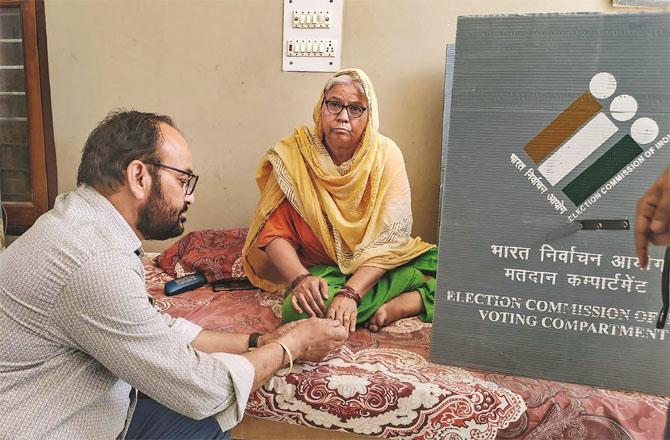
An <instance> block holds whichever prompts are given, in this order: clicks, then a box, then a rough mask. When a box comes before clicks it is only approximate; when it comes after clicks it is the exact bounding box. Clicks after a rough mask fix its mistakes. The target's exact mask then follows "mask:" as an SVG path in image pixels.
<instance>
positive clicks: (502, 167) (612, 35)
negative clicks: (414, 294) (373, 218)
mask: <svg viewBox="0 0 670 440" xmlns="http://www.w3.org/2000/svg"><path fill="white" fill-rule="evenodd" d="M447 76H449V69H447ZM446 85H447V88H448V85H449V78H447V84H446ZM451 85H452V89H451V92H452V93H451V96H449V95H447V96H448V97H449V98H450V99H451V106H448V105H447V104H445V112H449V115H448V118H449V120H448V124H447V121H445V130H446V129H448V136H446V135H445V137H444V139H443V147H444V148H446V173H445V176H444V181H443V182H442V185H443V191H442V200H441V219H440V237H439V244H440V250H439V252H440V256H439V265H438V274H437V296H436V310H435V316H434V325H433V337H432V346H431V360H432V361H434V362H440V363H445V364H450V365H458V366H463V367H470V368H476V369H482V370H491V371H500V372H506V373H510V374H519V375H525V376H533V377H543V378H549V379H554V380H560V381H565V382H575V383H585V384H590V385H595V386H599V387H610V388H616V389H627V390H636V391H641V392H645V393H653V394H665V395H667V394H670V380H669V379H670V334H669V333H668V329H670V326H669V327H666V329H663V330H657V329H656V328H655V322H656V316H657V314H658V311H659V310H660V307H661V299H660V278H661V267H662V266H661V265H662V249H660V248H654V247H652V248H651V249H650V256H651V257H652V264H651V266H650V268H649V270H647V271H642V270H640V269H639V268H638V267H636V265H635V263H636V259H634V256H635V247H634V236H633V230H632V226H631V228H630V229H628V230H625V229H618V230H617V229H615V230H610V229H608V230H579V231H576V230H575V229H576V228H575V227H571V226H570V225H571V224H572V225H573V226H574V225H576V224H577V223H576V222H578V221H581V220H620V221H619V222H618V224H619V225H623V224H624V223H625V222H624V220H627V221H628V222H629V223H634V218H635V207H636V203H637V200H638V198H639V196H640V195H641V194H642V193H643V192H644V191H645V190H646V189H647V187H648V186H649V185H650V184H651V183H652V182H653V181H654V180H655V179H656V178H657V177H658V176H659V175H660V174H661V173H662V172H663V171H664V170H665V169H666V167H668V165H669V164H670V113H669V111H670V15H668V14H660V13H654V14H649V13H647V14H612V15H601V14H571V15H562V14H543V15H520V16H490V17H461V18H460V19H459V21H458V30H457V37H456V50H455V64H454V72H453V82H452V84H451ZM622 95H623V96H622ZM580 97H581V98H580ZM630 97H632V98H633V100H631V99H630ZM447 145H448V148H447ZM529 170H530V171H529ZM612 173H614V174H612ZM608 176H609V177H608ZM603 179H605V180H603ZM603 182H604V183H603ZM597 223H598V222H594V223H593V224H597Z"/></svg>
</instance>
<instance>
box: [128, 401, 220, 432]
mask: <svg viewBox="0 0 670 440" xmlns="http://www.w3.org/2000/svg"><path fill="white" fill-rule="evenodd" d="M126 439H129V440H130V439H143V440H148V439H165V440H167V439H175V440H177V439H179V440H182V439H184V440H186V439H194V440H195V439H198V440H200V439H202V440H205V439H207V440H230V439H231V436H230V432H229V431H226V432H222V431H221V428H220V427H219V423H218V422H217V421H216V419H215V418H214V417H208V418H206V419H203V420H194V419H190V418H188V417H186V416H183V415H181V414H179V413H177V412H175V411H172V410H171V409H169V408H167V407H165V406H163V405H161V404H160V403H158V402H156V401H155V400H153V399H138V400H137V406H136V407H135V413H134V414H133V418H132V420H131V421H130V426H129V427H128V433H127V434H126Z"/></svg>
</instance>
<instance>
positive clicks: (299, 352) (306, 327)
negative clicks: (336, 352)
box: [282, 318, 349, 362]
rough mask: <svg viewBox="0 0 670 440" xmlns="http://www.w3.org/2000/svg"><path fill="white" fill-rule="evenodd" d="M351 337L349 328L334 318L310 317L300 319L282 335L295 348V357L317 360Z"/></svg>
mask: <svg viewBox="0 0 670 440" xmlns="http://www.w3.org/2000/svg"><path fill="white" fill-rule="evenodd" d="M347 337H349V333H348V332H347V330H346V329H345V328H344V327H342V325H341V324H340V323H339V322H338V321H335V320H332V319H319V318H309V319H305V320H302V321H298V322H297V325H296V326H295V328H293V329H292V330H291V331H290V332H288V333H287V334H286V335H284V336H283V337H282V339H285V338H286V339H288V340H290V346H292V347H293V348H294V349H295V353H292V354H293V357H294V358H295V359H302V360H305V361H312V362H316V361H319V360H321V359H323V358H324V356H326V355H327V354H328V352H330V350H332V349H334V348H337V347H340V346H342V344H344V343H345V341H346V340H347Z"/></svg>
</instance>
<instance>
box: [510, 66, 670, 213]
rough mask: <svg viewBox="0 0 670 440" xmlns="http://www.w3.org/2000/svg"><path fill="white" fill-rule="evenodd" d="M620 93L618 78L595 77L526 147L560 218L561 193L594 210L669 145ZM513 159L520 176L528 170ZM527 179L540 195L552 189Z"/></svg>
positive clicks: (631, 100) (669, 137) (651, 121)
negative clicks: (606, 146)
mask: <svg viewBox="0 0 670 440" xmlns="http://www.w3.org/2000/svg"><path fill="white" fill-rule="evenodd" d="M616 91H617V79H616V78H615V76H614V75H612V74H611V73H608V72H600V73H598V74H596V75H594V76H593V78H591V81H590V83H589V90H588V91H586V92H585V93H583V94H582V95H580V96H579V97H577V99H575V100H574V101H573V102H572V103H571V104H570V105H569V106H568V107H567V108H566V109H565V110H563V112H561V113H560V114H559V115H558V116H557V117H556V118H555V119H554V120H553V121H551V123H549V125H547V126H546V127H545V128H544V129H543V130H542V131H540V132H539V133H538V134H537V135H536V136H535V137H534V138H533V139H531V140H530V142H528V143H527V144H526V146H525V147H524V150H525V152H526V153H527V155H528V157H529V158H530V159H531V160H532V161H533V162H534V163H535V165H536V166H537V171H538V172H539V173H540V175H541V176H542V177H544V179H546V181H547V182H548V184H549V185H550V186H551V187H553V188H554V190H555V191H554V192H553V193H550V194H549V195H548V196H547V199H548V200H549V203H550V204H551V205H552V206H553V207H554V208H555V209H556V210H558V211H560V212H561V214H562V213H563V212H565V211H566V210H567V208H566V207H565V205H564V203H563V201H562V200H561V199H562V197H561V196H560V193H558V192H557V191H558V190H560V191H561V192H562V193H563V194H564V195H565V196H566V197H567V198H568V199H569V200H570V201H571V202H572V203H573V204H574V205H575V206H577V207H580V205H582V204H585V205H588V204H589V203H591V204H592V203H593V202H595V201H597V200H598V199H599V198H600V197H602V196H603V195H605V194H606V193H607V191H608V190H610V189H612V188H613V187H614V186H616V184H618V183H619V182H621V181H622V180H623V179H624V178H625V177H626V176H628V175H629V174H631V173H632V172H633V171H634V170H635V169H636V168H637V167H639V166H640V165H641V164H642V163H644V161H645V160H647V159H649V158H651V157H652V156H653V155H654V154H655V153H657V152H658V150H660V149H662V148H663V147H664V146H665V145H666V144H668V143H670V135H665V136H662V137H660V136H659V126H658V123H657V122H656V121H655V120H654V119H652V118H649V117H646V116H639V115H638V103H637V100H636V99H635V97H634V96H631V95H628V94H618V95H615V92H616ZM613 138H614V139H616V142H615V143H614V145H612V146H611V147H610V148H609V149H607V150H606V151H604V152H603V151H601V150H599V148H600V147H601V146H603V145H604V144H605V143H607V142H608V141H610V139H613ZM594 154H599V157H597V158H595V160H594V161H593V163H592V164H591V165H589V166H588V167H587V168H586V169H584V170H583V171H582V172H581V173H579V174H578V175H577V176H574V175H570V174H571V172H572V171H574V170H575V169H576V168H577V167H579V165H580V164H582V163H583V162H584V161H586V160H587V159H588V158H589V157H590V156H592V155H594ZM511 159H512V163H513V164H515V165H516V167H517V169H518V170H519V171H521V170H522V169H523V168H525V163H523V161H521V160H520V159H519V158H518V157H517V156H516V155H514V154H512V157H511ZM522 167H523V168H522ZM573 174H574V173H573ZM525 175H526V177H527V178H528V180H529V181H530V182H531V183H532V184H533V186H535V187H536V188H537V189H538V190H539V191H540V192H542V194H544V193H545V192H546V191H547V190H548V189H549V188H547V187H546V185H544V183H543V182H542V181H541V179H539V176H537V175H535V173H534V171H533V169H532V168H530V169H529V170H527V171H526V173H525ZM557 194H558V195H557ZM585 202H586V203H585ZM582 208H583V207H582ZM576 212H577V211H576ZM579 213H581V212H577V215H578V214H579ZM573 216H576V215H575V214H574V213H573Z"/></svg>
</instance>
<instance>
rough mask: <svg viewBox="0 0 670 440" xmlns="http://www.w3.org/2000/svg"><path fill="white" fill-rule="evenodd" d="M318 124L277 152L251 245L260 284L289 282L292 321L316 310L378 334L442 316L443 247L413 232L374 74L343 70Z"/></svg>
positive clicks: (266, 160)
mask: <svg viewBox="0 0 670 440" xmlns="http://www.w3.org/2000/svg"><path fill="white" fill-rule="evenodd" d="M313 117H314V127H313V128H309V127H306V126H303V127H300V128H297V129H296V130H295V132H294V134H293V135H292V136H289V137H287V138H285V139H282V140H281V141H279V143H278V144H277V145H275V146H274V147H272V148H270V149H269V150H268V151H267V153H266V154H265V156H264V157H263V159H262V160H261V164H260V167H259V169H258V172H257V182H258V186H259V188H260V191H261V200H260V203H259V205H258V208H257V210H256V214H255V217H254V220H253V222H252V224H251V226H250V228H249V234H248V236H247V241H246V243H245V248H244V258H243V264H244V269H245V272H246V274H247V275H248V277H249V279H250V280H251V282H252V283H254V285H256V286H257V287H259V288H262V289H265V290H270V291H272V290H277V289H279V288H281V287H284V286H288V288H289V291H290V293H289V295H288V296H287V298H286V300H285V302H284V307H283V320H284V322H289V321H294V320H297V319H301V318H305V317H308V316H320V317H329V318H333V319H336V320H338V321H340V322H341V323H342V324H343V325H344V326H345V327H346V328H347V329H349V331H350V332H353V331H354V330H355V329H356V324H357V323H359V324H360V323H367V324H368V328H369V329H370V330H371V331H377V330H378V329H379V328H381V327H383V326H385V325H388V324H390V323H391V322H393V321H395V320H397V319H400V318H405V317H409V316H416V315H419V317H420V318H421V319H422V320H424V321H428V322H430V321H432V318H433V301H434V297H435V278H434V276H435V271H436V266H437V249H436V247H435V246H434V245H431V244H428V243H425V242H423V241H422V240H421V239H420V238H412V237H411V236H410V232H411V229H412V209H411V200H410V188H409V181H408V179H407V173H406V171H405V163H404V159H403V157H402V153H401V152H400V149H399V148H398V146H397V145H396V144H395V143H394V142H393V141H392V140H391V139H389V138H387V137H385V136H383V135H382V134H381V133H379V131H378V127H379V121H378V115H377V99H376V96H375V93H374V90H373V88H372V84H371V83H370V80H369V79H368V77H367V75H366V74H365V73H364V72H363V71H361V70H357V69H350V70H343V71H340V72H338V73H336V74H335V76H333V77H332V78H331V79H330V80H329V81H328V82H327V83H326V86H325V87H324V89H323V92H322V93H321V96H320V97H319V100H318V102H317V103H316V107H315V108H314V114H313Z"/></svg>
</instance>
